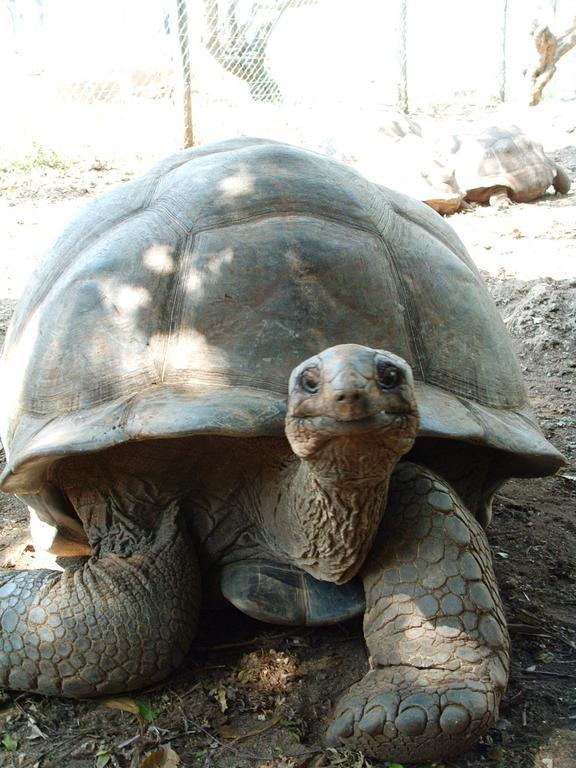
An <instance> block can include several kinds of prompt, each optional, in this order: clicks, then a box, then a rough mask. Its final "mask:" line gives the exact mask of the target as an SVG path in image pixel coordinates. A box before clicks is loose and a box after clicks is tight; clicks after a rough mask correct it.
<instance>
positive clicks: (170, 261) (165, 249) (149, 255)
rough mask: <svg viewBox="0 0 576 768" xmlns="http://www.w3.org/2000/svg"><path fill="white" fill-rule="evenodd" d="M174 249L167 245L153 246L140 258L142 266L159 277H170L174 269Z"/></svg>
mask: <svg viewBox="0 0 576 768" xmlns="http://www.w3.org/2000/svg"><path fill="white" fill-rule="evenodd" d="M173 251H174V249H173V248H172V246H169V245H153V246H152V247H151V248H148V250H147V251H145V252H144V254H143V256H142V261H143V262H144V266H146V267H148V269H149V270H151V271H152V272H156V273H157V274H159V275H170V274H172V272H174V270H175V269H176V264H175V263H174V256H173Z"/></svg>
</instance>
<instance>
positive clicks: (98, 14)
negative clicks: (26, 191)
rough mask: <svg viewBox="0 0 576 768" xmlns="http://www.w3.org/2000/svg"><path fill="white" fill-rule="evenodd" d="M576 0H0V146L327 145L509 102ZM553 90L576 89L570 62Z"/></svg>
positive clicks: (113, 150) (88, 149)
mask: <svg viewBox="0 0 576 768" xmlns="http://www.w3.org/2000/svg"><path fill="white" fill-rule="evenodd" d="M570 15H574V7H573V0H486V2H484V3H476V4H474V3H462V2H459V1H458V0H435V2H433V3H431V2H427V0H387V1H386V2H382V0H354V2H352V0H154V2H150V3H142V2H138V0H99V1H98V2H96V1H95V0H74V2H73V1H72V0H0V65H1V66H2V73H3V74H2V77H3V82H4V90H3V113H4V119H3V120H2V124H1V127H0V131H1V133H0V144H1V145H2V147H3V151H2V155H4V156H6V154H8V155H10V156H12V157H14V156H18V154H19V153H22V152H26V151H29V149H30V147H32V146H42V147H49V148H50V149H52V150H53V151H54V152H56V153H58V154H63V155H66V156H82V155H85V154H86V153H91V154H96V155H98V156H110V155H120V156H125V155H127V154H132V155H133V154H138V153H140V154H143V155H146V156H154V155H161V154H163V153H165V152H169V151H171V150H173V149H174V148H175V147H178V146H182V145H190V144H191V143H193V142H196V143H203V142H206V141H209V140H215V139H219V138H223V137H229V136H233V135H239V134H256V135H267V136H274V137H276V138H282V139H288V140H291V141H294V142H300V143H305V144H308V145H311V146H321V147H322V148H324V149H326V147H327V146H329V145H330V142H331V141H339V138H338V137H340V136H341V134H342V132H350V131H356V132H357V131H359V130H362V129H363V128H364V127H365V126H366V125H367V124H377V123H378V119H379V118H378V115H379V113H380V112H381V111H383V110H389V109H390V108H391V107H393V108H400V109H403V110H407V109H410V110H415V109H422V110H424V109H426V110H437V111H438V110H441V109H443V108H445V107H446V106H447V105H448V106H450V105H453V104H454V103H455V102H458V103H460V104H476V105H483V104H484V105H488V104H491V103H495V102H497V101H498V100H500V99H503V98H508V99H509V98H521V97H522V89H523V88H524V79H523V71H524V70H525V68H526V64H527V60H528V57H529V55H530V50H531V47H532V40H531V37H530V31H531V25H532V24H533V22H534V20H535V19H540V20H550V21H552V23H554V22H556V23H557V25H558V26H562V24H564V23H565V19H566V18H567V17H568V16H570ZM568 58H569V57H566V59H567V61H566V63H565V64H564V63H563V64H562V66H561V67H560V68H559V69H560V70H561V71H559V73H558V76H557V77H555V80H554V82H553V84H552V85H553V86H554V87H553V88H551V89H550V94H552V95H556V96H558V95H560V96H564V97H570V98H572V97H573V96H574V95H575V88H576V76H575V75H576V71H575V70H576V65H575V64H574V60H575V59H576V56H572V57H571V58H572V61H568Z"/></svg>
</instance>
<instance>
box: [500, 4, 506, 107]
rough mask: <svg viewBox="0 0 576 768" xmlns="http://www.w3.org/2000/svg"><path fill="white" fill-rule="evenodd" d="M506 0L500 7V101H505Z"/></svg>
mask: <svg viewBox="0 0 576 768" xmlns="http://www.w3.org/2000/svg"><path fill="white" fill-rule="evenodd" d="M507 27H508V0H504V3H503V7H502V27H501V32H500V34H501V35H502V38H501V40H500V71H499V73H498V78H499V81H500V82H499V88H498V96H499V98H500V101H506V34H507V32H508V29H507Z"/></svg>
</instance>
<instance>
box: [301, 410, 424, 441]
mask: <svg viewBox="0 0 576 768" xmlns="http://www.w3.org/2000/svg"><path fill="white" fill-rule="evenodd" d="M417 419H418V416H417V414H416V413H414V412H412V411H402V410H397V411H381V410H380V411H376V412H375V413H370V414H368V415H365V416H361V417H357V416H354V415H342V414H338V415H337V416H334V415H332V414H319V415H317V416H306V417H304V418H298V417H296V418H295V419H294V420H295V421H297V422H299V423H300V425H301V427H303V428H304V429H309V430H321V431H322V432H330V433H332V434H334V435H359V434H363V433H366V432H381V431H388V430H406V431H410V429H411V426H412V424H413V422H414V421H417Z"/></svg>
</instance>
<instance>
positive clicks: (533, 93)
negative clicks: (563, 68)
mask: <svg viewBox="0 0 576 768" xmlns="http://www.w3.org/2000/svg"><path fill="white" fill-rule="evenodd" d="M534 45H535V46H536V53H537V61H536V64H535V65H534V66H533V67H532V68H531V70H530V71H529V78H530V94H529V104H530V106H531V107H534V106H536V105H537V104H539V103H540V101H541V99H542V92H543V90H544V88H545V87H546V86H547V85H548V83H549V82H550V80H552V78H553V77H554V74H555V72H556V65H557V64H558V61H559V60H560V59H561V58H562V56H564V55H565V54H567V53H568V51H570V50H572V48H574V46H576V19H574V23H573V24H572V25H571V26H570V28H569V29H568V30H567V31H566V32H565V33H564V34H563V35H558V37H556V36H555V35H553V34H552V32H551V31H550V29H549V27H538V28H537V29H536V31H535V32H534Z"/></svg>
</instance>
